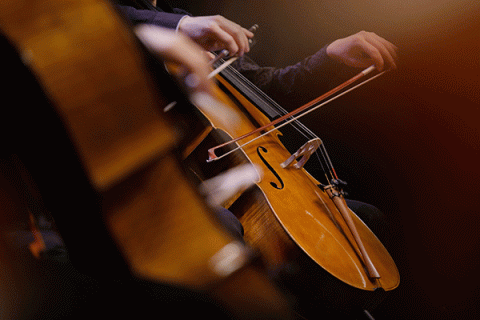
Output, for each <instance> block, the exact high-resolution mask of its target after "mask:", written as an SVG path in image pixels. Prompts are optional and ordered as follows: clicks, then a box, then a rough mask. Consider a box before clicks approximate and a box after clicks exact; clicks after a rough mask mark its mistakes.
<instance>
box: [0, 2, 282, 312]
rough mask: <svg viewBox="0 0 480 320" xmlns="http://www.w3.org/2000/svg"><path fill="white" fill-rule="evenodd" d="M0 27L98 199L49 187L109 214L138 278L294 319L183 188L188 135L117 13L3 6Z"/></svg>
mask: <svg viewBox="0 0 480 320" xmlns="http://www.w3.org/2000/svg"><path fill="white" fill-rule="evenodd" d="M0 26H1V29H2V31H3V32H5V34H6V35H7V36H8V37H9V39H10V40H11V42H12V43H14V45H15V46H16V48H17V50H18V51H19V52H20V55H21V56H22V58H23V60H24V61H25V63H26V64H27V65H28V68H29V69H30V70H31V71H32V72H33V74H34V76H35V77H36V78H37V79H38V81H39V83H40V85H41V87H42V88H44V90H45V93H46V95H47V96H48V98H49V100H50V101H51V102H52V105H53V106H54V108H55V110H56V111H57V112H58V114H59V116H60V118H61V121H62V123H63V125H64V126H65V128H66V131H67V132H68V135H69V136H68V138H69V141H70V142H71V144H72V145H73V148H74V150H75V151H76V156H78V159H77V160H78V162H79V163H80V164H79V165H77V163H76V162H75V163H74V164H72V165H71V166H70V165H69V164H68V163H64V164H63V166H64V167H63V169H62V170H64V172H65V174H68V173H69V172H70V171H69V169H70V167H73V166H75V167H81V168H82V170H83V172H84V174H85V176H86V177H87V180H88V186H87V187H86V188H87V189H88V190H89V192H87V194H91V195H92V198H91V199H90V198H89V199H85V198H82V197H81V195H80V194H79V196H78V197H76V195H75V193H74V190H75V186H74V185H72V184H69V181H68V179H65V183H66V184H65V185H54V186H51V187H52V188H53V190H54V191H58V190H60V189H63V190H64V189H71V190H72V193H73V194H72V195H71V198H72V199H73V200H75V201H77V202H78V203H71V204H70V205H71V206H76V205H80V204H83V203H88V204H90V207H88V208H89V209H91V210H92V212H98V214H99V215H101V221H103V224H104V226H105V228H106V232H107V235H108V236H111V238H112V239H113V241H114V242H115V244H116V246H117V247H118V249H119V251H120V254H121V255H122V257H123V259H124V260H125V262H126V264H127V265H128V268H129V271H130V272H131V273H132V274H133V275H134V277H136V278H139V279H143V280H146V281H149V282H151V283H160V284H162V283H164V284H169V285H175V286H180V287H184V288H187V289H191V290H195V291H198V292H202V293H204V294H205V295H207V296H209V297H211V298H213V299H214V300H215V301H216V302H217V303H218V304H220V305H223V308H226V309H227V310H228V314H230V315H231V316H232V318H234V319H290V318H291V312H290V309H289V303H288V302H287V301H286V299H285V298H284V297H283V295H282V294H281V293H280V291H278V289H277V288H276V287H275V286H273V285H272V284H271V283H270V281H269V280H268V279H267V277H266V276H265V275H264V274H263V273H262V272H261V271H260V270H259V269H257V268H256V267H255V266H254V265H253V264H252V259H251V255H250V251H249V250H248V248H247V247H246V246H245V245H244V244H243V243H241V242H239V241H237V240H235V239H234V238H233V237H232V236H230V235H229V234H228V233H227V232H226V231H225V230H224V229H223V228H222V227H221V225H220V224H219V223H218V221H217V220H216V219H215V217H214V213H213V211H212V209H211V208H209V207H208V206H207V205H206V204H205V202H204V201H203V198H202V197H201V196H200V195H199V194H198V192H197V191H196V189H195V188H194V187H193V185H192V184H191V182H190V181H189V180H188V179H187V176H186V174H185V171H184V169H183V167H182V166H181V164H180V162H179V161H178V159H179V156H178V150H177V147H178V144H179V143H180V137H181V136H180V129H179V128H176V127H175V126H174V125H173V124H172V123H171V122H170V120H169V119H167V118H165V117H164V116H163V115H162V113H161V112H160V110H161V109H162V107H164V106H165V105H166V104H167V100H166V99H165V98H164V97H163V95H162V94H161V92H160V91H157V90H155V89H154V88H155V84H154V81H153V79H152V78H151V77H150V76H149V74H148V73H147V72H146V71H147V64H146V60H145V58H144V55H143V54H144V51H142V49H141V47H140V46H139V43H138V42H137V41H136V39H135V37H134V35H133V33H132V32H131V30H129V29H128V27H127V25H126V24H125V23H124V21H123V20H122V19H121V18H120V17H119V16H118V15H117V14H116V11H115V10H114V8H113V7H112V6H111V4H109V3H108V2H104V1H100V0H85V1H68V0H67V1H63V0H62V1H52V0H36V1H20V2H18V1H15V3H12V2H11V1H3V2H2V3H1V4H0ZM164 81H167V82H168V81H170V79H168V78H165V79H164ZM165 85H166V83H165ZM44 143H45V144H47V143H48V141H46V142H44ZM54 147H55V146H54ZM54 147H53V148H54ZM53 174H57V175H58V173H56V172H52V175H53ZM44 185H46V184H45V183H44ZM82 195H83V194H82ZM63 209H65V212H70V211H69V210H68V209H69V208H68V207H65V208H63ZM57 214H58V212H57ZM78 218H79V219H80V218H81V217H78ZM60 231H61V232H64V233H67V234H68V233H69V232H70V231H71V230H67V229H63V230H60ZM88 236H89V232H88V230H86V237H88ZM70 239H71V237H70ZM74 240H76V241H77V242H81V241H82V239H74ZM67 246H68V243H67ZM72 254H75V252H72ZM85 258H88V257H85ZM104 262H106V261H102V260H99V261H92V263H94V265H99V267H102V265H103V263H104ZM112 273H114V272H113V270H112ZM192 312H193V311H192Z"/></svg>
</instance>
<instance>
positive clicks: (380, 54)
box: [327, 31, 397, 71]
mask: <svg viewBox="0 0 480 320" xmlns="http://www.w3.org/2000/svg"><path fill="white" fill-rule="evenodd" d="M396 51H397V47H396V46H395V45H393V44H392V43H390V42H389V41H387V40H385V39H384V38H382V37H380V36H378V35H376V34H375V33H373V32H366V31H361V32H358V33H356V34H354V35H351V36H349V37H346V38H342V39H338V40H336V41H334V42H332V43H331V44H330V45H329V46H328V47H327V54H328V55H329V56H330V57H331V58H333V59H335V60H337V61H339V62H342V63H344V64H346V65H348V66H351V67H357V68H365V67H368V66H370V65H372V64H374V65H375V67H376V68H377V69H378V70H379V71H382V70H383V69H385V68H387V69H396V67H397V66H396V61H397V53H396Z"/></svg>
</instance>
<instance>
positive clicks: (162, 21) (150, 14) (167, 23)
mask: <svg viewBox="0 0 480 320" xmlns="http://www.w3.org/2000/svg"><path fill="white" fill-rule="evenodd" d="M118 7H119V9H120V11H121V12H123V14H124V15H125V16H126V18H127V19H128V20H129V21H131V22H132V23H133V24H134V25H137V24H140V23H146V24H152V25H156V26H159V27H164V28H168V29H174V30H175V29H176V28H177V25H178V23H179V21H180V20H181V19H182V18H183V17H185V16H186V15H187V14H186V13H183V12H181V13H170V12H160V11H152V10H146V9H136V8H133V7H130V6H122V5H119V6H118Z"/></svg>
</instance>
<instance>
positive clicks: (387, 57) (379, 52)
mask: <svg viewBox="0 0 480 320" xmlns="http://www.w3.org/2000/svg"><path fill="white" fill-rule="evenodd" d="M364 38H365V41H366V42H367V43H368V44H369V45H370V46H368V45H366V51H367V52H366V53H367V54H368V55H369V57H370V58H371V59H372V60H373V61H374V64H375V66H376V67H377V69H378V70H380V71H381V70H383V69H384V68H387V69H396V68H397V65H396V64H395V61H396V60H397V53H396V50H397V47H396V46H395V45H393V44H392V43H390V42H389V41H387V40H385V39H384V38H382V37H379V36H378V35H376V34H375V33H373V32H366V33H365V34H364ZM367 48H368V49H367Z"/></svg>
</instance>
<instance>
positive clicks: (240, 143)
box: [184, 66, 400, 317]
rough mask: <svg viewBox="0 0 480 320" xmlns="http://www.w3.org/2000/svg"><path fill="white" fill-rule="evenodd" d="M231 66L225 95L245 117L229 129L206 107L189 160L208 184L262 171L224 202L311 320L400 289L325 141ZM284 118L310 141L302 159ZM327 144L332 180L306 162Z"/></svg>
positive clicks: (367, 304) (222, 75)
mask: <svg viewBox="0 0 480 320" xmlns="http://www.w3.org/2000/svg"><path fill="white" fill-rule="evenodd" d="M222 69H223V70H222V71H220V72H215V74H216V76H215V77H216V79H217V83H218V92H217V94H218V96H219V99H220V100H221V101H223V102H224V104H225V105H228V106H229V107H230V109H229V114H230V115H232V116H234V117H236V118H239V119H241V121H240V124H239V125H234V124H231V125H225V119H223V118H222V116H221V115H219V113H216V112H212V111H211V110H210V109H208V108H207V109H205V108H202V107H201V106H200V107H199V106H197V108H198V109H199V117H200V119H201V120H202V123H206V124H207V125H206V127H204V128H203V130H197V131H196V132H197V135H196V138H195V139H192V143H191V145H189V146H188V147H187V148H185V150H184V158H185V161H186V163H187V166H188V167H189V168H190V170H191V171H192V172H193V173H194V175H195V176H196V177H197V178H198V179H199V180H200V181H203V180H206V179H209V178H211V177H212V176H215V175H218V174H219V173H221V172H223V171H226V170H228V169H229V168H231V167H232V166H236V165H238V164H241V163H251V164H254V165H255V166H257V167H259V168H261V171H262V172H263V178H260V177H261V176H262V175H261V174H260V172H259V174H258V179H257V181H256V184H255V186H254V187H253V188H250V189H248V190H246V191H245V192H243V193H237V194H235V195H233V196H232V197H231V198H230V199H228V200H225V201H224V202H223V203H222V205H223V206H225V207H226V208H229V209H230V210H231V211H232V212H233V213H234V214H235V215H236V216H237V217H238V218H239V219H240V221H241V223H242V224H243V226H244V229H245V240H246V242H247V243H248V244H249V245H251V246H252V247H253V248H255V249H257V250H258V251H259V252H260V254H261V256H262V257H263V259H264V261H265V264H266V268H267V270H268V272H269V273H270V274H272V275H274V278H275V279H276V280H277V281H278V282H279V283H281V284H282V285H283V286H284V287H285V288H286V290H288V291H290V292H291V293H292V295H293V296H296V297H297V302H298V305H299V306H298V310H300V311H299V312H300V313H301V314H302V315H305V316H306V317H309V316H317V315H318V313H319V312H321V310H323V309H322V308H320V306H321V305H322V306H323V307H325V309H326V310H327V312H328V311H332V313H333V314H336V312H340V314H342V313H344V312H345V313H347V314H350V313H355V312H356V310H357V309H360V310H366V311H365V312H368V310H371V309H372V308H374V307H375V306H376V305H378V304H379V303H380V302H381V301H382V300H383V299H384V297H385V293H386V292H387V291H391V290H393V289H395V288H396V287H397V286H398V285H399V281H400V276H399V272H398V269H397V267H396V265H395V262H394V261H393V259H392V258H391V256H390V254H389V253H388V251H387V250H386V248H385V247H384V246H383V244H382V243H381V242H380V241H379V240H378V238H377V237H376V236H375V235H374V234H373V232H372V231H371V230H370V229H369V228H368V227H367V226H366V225H365V224H364V223H363V222H362V221H361V220H360V219H359V218H358V217H357V216H356V215H355V214H354V213H353V212H352V211H351V210H349V209H348V208H347V206H346V204H345V200H344V199H343V190H342V181H341V180H340V179H338V176H337V174H336V172H335V170H334V169H333V165H332V164H331V160H330V158H329V157H328V154H327V153H326V150H325V147H324V145H323V143H322V141H321V140H320V139H319V138H318V137H316V136H315V135H314V134H313V133H312V132H311V131H310V130H308V128H305V127H304V126H303V125H302V124H301V123H298V121H297V119H296V118H295V115H294V114H293V113H287V112H286V111H284V110H283V109H282V108H281V107H280V106H279V105H278V104H276V103H275V102H274V101H273V100H272V99H271V98H269V97H268V96H267V95H266V94H264V93H263V92H261V91H260V90H259V89H258V88H257V87H255V85H253V84H252V83H251V82H250V81H248V80H247V79H246V78H244V77H243V76H242V75H241V74H240V73H239V72H237V71H236V70H235V69H233V68H232V67H231V66H228V67H226V68H222ZM372 71H373V68H369V69H367V70H365V71H363V72H361V73H359V74H358V75H357V76H355V77H354V78H352V79H350V80H349V81H347V82H346V83H344V84H342V85H341V86H339V87H337V88H335V89H332V91H331V92H328V93H326V94H325V95H322V96H321V97H319V98H318V99H315V100H314V101H313V102H311V103H308V104H306V105H304V106H303V107H301V108H299V109H301V110H300V111H303V110H306V111H307V112H311V111H312V110H313V109H314V108H317V107H319V106H321V105H323V104H324V103H325V101H324V100H325V99H328V98H330V97H331V95H332V94H335V93H337V92H341V93H339V94H338V95H337V96H335V97H334V98H330V99H335V98H336V97H339V96H340V95H343V94H345V93H347V92H349V91H350V90H352V89H353V88H354V87H353V88H352V87H351V85H354V84H355V83H356V81H357V80H359V79H360V78H363V77H365V76H367V75H368V73H370V72H372ZM379 75H380V74H377V75H375V76H373V77H370V78H369V79H368V80H367V81H371V80H372V79H374V78H376V77H378V76H379ZM349 86H350V88H349ZM346 88H349V89H346ZM341 90H344V91H341ZM297 112H299V111H297ZM272 118H275V119H276V120H274V121H272ZM281 121H284V123H286V122H288V123H293V124H294V125H295V126H296V128H297V129H299V130H300V131H302V132H301V133H302V134H304V135H305V136H306V137H307V139H306V140H308V141H306V143H305V145H304V146H303V147H301V148H300V149H299V151H298V152H296V153H294V154H293V155H292V154H290V152H289V151H288V150H287V149H286V148H285V147H284V145H283V144H282V142H281V140H280V137H281V136H282V133H281V132H280V131H279V128H278V126H277V127H275V125H276V124H279V123H280V122H281ZM282 125H283V124H282ZM317 150H320V151H321V155H320V156H319V158H320V159H321V160H322V161H321V162H320V165H321V166H322V168H324V172H325V179H324V180H325V181H324V182H323V183H320V182H319V181H318V180H317V179H316V178H314V177H312V176H311V175H310V174H309V173H308V172H307V171H306V170H305V169H304V168H303V165H304V164H305V162H306V161H307V160H308V158H309V157H310V156H311V155H313V154H315V151H317ZM219 154H220V155H219ZM322 314H323V313H322ZM334 316H335V315H334Z"/></svg>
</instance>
